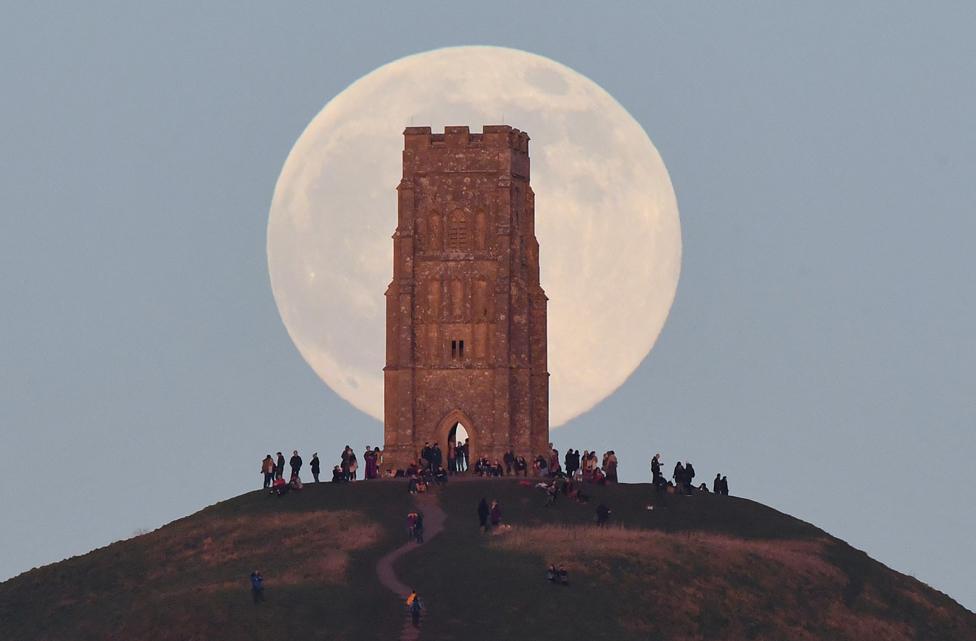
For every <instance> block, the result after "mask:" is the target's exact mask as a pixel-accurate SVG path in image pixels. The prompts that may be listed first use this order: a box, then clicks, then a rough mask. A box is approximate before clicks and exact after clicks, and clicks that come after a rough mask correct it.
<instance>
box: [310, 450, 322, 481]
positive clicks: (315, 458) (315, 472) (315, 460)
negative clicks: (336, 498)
mask: <svg viewBox="0 0 976 641" xmlns="http://www.w3.org/2000/svg"><path fill="white" fill-rule="evenodd" d="M320 465H321V464H320V463H319V453H318V452H315V453H314V454H312V460H311V461H309V467H310V468H312V478H313V479H315V482H316V483H318V482H319V472H320V471H321V469H322V468H321V467H320Z"/></svg>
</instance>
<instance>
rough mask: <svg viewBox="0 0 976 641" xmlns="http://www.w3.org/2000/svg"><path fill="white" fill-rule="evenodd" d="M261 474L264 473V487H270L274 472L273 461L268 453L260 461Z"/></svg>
mask: <svg viewBox="0 0 976 641" xmlns="http://www.w3.org/2000/svg"><path fill="white" fill-rule="evenodd" d="M261 474H264V489H268V488H269V487H271V483H272V481H274V474H275V463H274V459H273V458H271V455H270V454H268V455H267V456H265V457H264V460H263V461H261Z"/></svg>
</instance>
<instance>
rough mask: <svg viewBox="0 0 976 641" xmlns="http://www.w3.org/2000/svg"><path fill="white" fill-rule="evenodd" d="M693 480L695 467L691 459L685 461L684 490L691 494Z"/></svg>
mask: <svg viewBox="0 0 976 641" xmlns="http://www.w3.org/2000/svg"><path fill="white" fill-rule="evenodd" d="M694 480H695V468H694V466H693V465H692V464H691V461H685V490H686V491H687V492H688V494H691V488H692V487H693V483H694Z"/></svg>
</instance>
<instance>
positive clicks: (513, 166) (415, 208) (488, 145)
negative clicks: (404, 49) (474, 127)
mask: <svg viewBox="0 0 976 641" xmlns="http://www.w3.org/2000/svg"><path fill="white" fill-rule="evenodd" d="M403 136H404V148H403V178H402V180H401V181H400V185H399V186H398V187H397V192H398V217H397V228H396V232H395V233H394V234H393V281H392V282H391V283H390V286H389V287H388V288H387V290H386V367H385V368H384V370H383V371H384V379H385V380H384V383H385V390H384V419H383V422H384V432H385V445H384V461H383V467H384V468H394V469H396V468H402V467H405V466H406V465H407V464H408V463H409V462H410V461H413V460H416V459H417V457H418V455H419V452H420V450H421V448H422V447H423V445H424V443H425V442H430V443H431V445H433V444H434V443H435V442H436V443H439V444H440V447H441V449H442V450H443V451H444V453H445V454H444V458H445V466H446V451H447V450H446V447H447V443H448V439H449V438H453V436H454V434H455V430H456V426H457V425H458V424H459V423H460V424H461V425H463V427H464V430H465V431H466V432H467V434H468V438H469V439H470V443H469V444H470V454H469V456H470V458H471V460H475V459H477V458H479V457H481V456H488V457H489V458H491V459H495V458H498V459H499V460H500V459H501V457H502V455H503V454H504V452H505V451H507V450H509V449H512V450H513V451H514V452H515V454H516V455H522V456H525V457H526V459H531V457H533V456H535V455H537V454H540V453H543V452H548V442H549V372H548V370H547V366H546V300H547V299H546V295H545V292H543V290H542V287H541V286H540V284H539V243H538V241H537V240H536V237H535V215H534V209H535V208H534V199H535V195H534V194H533V193H532V188H531V187H529V137H528V135H527V134H525V133H524V132H521V131H519V130H518V129H513V128H512V127H509V126H507V125H486V126H485V127H484V128H483V130H482V133H480V134H478V133H470V132H469V130H468V128H467V127H445V129H444V133H443V134H432V133H431V130H430V127H407V129H406V130H405V131H404V132H403Z"/></svg>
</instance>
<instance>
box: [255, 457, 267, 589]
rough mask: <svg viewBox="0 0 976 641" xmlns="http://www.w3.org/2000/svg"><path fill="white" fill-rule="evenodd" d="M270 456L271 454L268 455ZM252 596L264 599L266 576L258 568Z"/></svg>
mask: <svg viewBox="0 0 976 641" xmlns="http://www.w3.org/2000/svg"><path fill="white" fill-rule="evenodd" d="M270 456H271V455H270V454H269V455H268V457H270ZM251 597H252V598H253V599H254V603H255V605H256V604H258V603H260V602H261V601H264V578H263V577H262V576H261V573H260V572H258V571H257V570H255V571H254V572H251Z"/></svg>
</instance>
